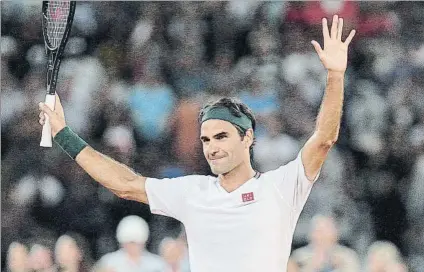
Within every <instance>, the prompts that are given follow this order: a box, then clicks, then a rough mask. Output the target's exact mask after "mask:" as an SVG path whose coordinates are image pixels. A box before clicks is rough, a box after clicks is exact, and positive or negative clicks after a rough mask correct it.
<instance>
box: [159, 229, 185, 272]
mask: <svg viewBox="0 0 424 272" xmlns="http://www.w3.org/2000/svg"><path fill="white" fill-rule="evenodd" d="M159 252H160V256H161V257H162V258H163V259H164V260H165V262H166V263H167V264H168V266H169V269H168V270H166V272H189V271H190V264H189V262H188V250H187V247H186V246H185V244H184V242H183V241H182V240H181V238H177V239H173V238H170V237H166V238H164V239H163V240H162V242H161V243H160V245H159Z"/></svg>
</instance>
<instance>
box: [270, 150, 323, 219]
mask: <svg viewBox="0 0 424 272" xmlns="http://www.w3.org/2000/svg"><path fill="white" fill-rule="evenodd" d="M301 154H302V150H301V151H300V152H299V153H298V155H297V157H296V159H294V160H293V161H291V162H289V163H287V164H286V165H284V166H281V167H279V168H278V169H276V170H274V171H271V175H273V177H272V178H273V181H274V185H275V187H276V189H277V191H278V193H279V195H280V197H281V198H282V199H283V201H284V202H286V203H287V204H288V205H289V206H290V207H291V208H292V209H293V210H294V211H295V215H296V220H297V218H298V216H299V215H300V212H301V211H302V209H303V207H304V206H305V203H306V200H307V199H308V197H309V194H310V193H311V189H312V186H313V182H315V181H316V180H317V179H318V177H319V173H318V175H317V176H316V177H315V180H313V181H310V180H309V179H308V178H307V177H306V174H305V168H304V166H303V163H302V156H301Z"/></svg>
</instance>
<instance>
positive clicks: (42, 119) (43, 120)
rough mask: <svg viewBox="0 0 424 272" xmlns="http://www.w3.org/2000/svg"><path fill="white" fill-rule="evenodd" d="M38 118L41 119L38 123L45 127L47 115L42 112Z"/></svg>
mask: <svg viewBox="0 0 424 272" xmlns="http://www.w3.org/2000/svg"><path fill="white" fill-rule="evenodd" d="M38 117H39V118H40V119H39V120H38V122H39V123H40V125H42V126H44V123H45V122H46V117H45V113H44V112H42V111H41V112H40V114H39V115H38Z"/></svg>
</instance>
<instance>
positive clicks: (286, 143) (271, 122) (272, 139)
mask: <svg viewBox="0 0 424 272" xmlns="http://www.w3.org/2000/svg"><path fill="white" fill-rule="evenodd" d="M263 122H264V123H263V124H264V127H265V131H264V133H262V135H259V136H257V138H256V143H257V144H256V145H255V146H254V147H253V150H254V158H255V162H256V164H257V165H258V169H259V170H260V171H262V172H265V171H269V170H273V169H277V168H278V167H279V166H280V165H281V164H285V163H288V162H289V161H291V160H292V159H293V158H295V157H296V153H297V152H298V150H299V149H300V142H299V141H298V140H296V139H295V138H293V137H291V136H290V135H288V134H286V133H285V128H284V121H283V120H281V118H280V116H279V115H278V114H277V113H275V112H274V113H270V114H269V115H268V118H266V119H264V120H263Z"/></svg>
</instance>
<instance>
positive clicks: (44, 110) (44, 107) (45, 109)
mask: <svg viewBox="0 0 424 272" xmlns="http://www.w3.org/2000/svg"><path fill="white" fill-rule="evenodd" d="M38 108H39V109H40V110H41V113H45V114H47V115H48V116H51V115H52V114H53V111H52V110H51V109H50V108H49V106H47V105H46V104H44V103H43V102H40V103H39V104H38Z"/></svg>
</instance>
